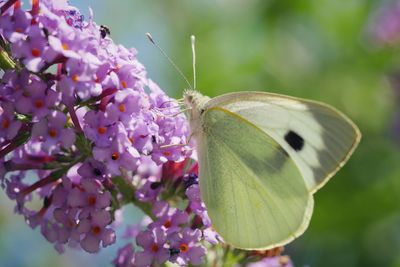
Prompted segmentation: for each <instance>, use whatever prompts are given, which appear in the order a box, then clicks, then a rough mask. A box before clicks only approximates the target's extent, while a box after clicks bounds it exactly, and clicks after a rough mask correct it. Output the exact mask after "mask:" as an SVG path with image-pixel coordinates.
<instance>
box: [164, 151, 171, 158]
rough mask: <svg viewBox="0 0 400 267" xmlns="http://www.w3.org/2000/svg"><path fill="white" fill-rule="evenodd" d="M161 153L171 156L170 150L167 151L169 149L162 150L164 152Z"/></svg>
mask: <svg viewBox="0 0 400 267" xmlns="http://www.w3.org/2000/svg"><path fill="white" fill-rule="evenodd" d="M163 155H164V156H166V157H169V156H171V152H169V151H164V152H163Z"/></svg>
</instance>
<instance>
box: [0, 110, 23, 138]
mask: <svg viewBox="0 0 400 267" xmlns="http://www.w3.org/2000/svg"><path fill="white" fill-rule="evenodd" d="M0 108H1V109H2V111H1V113H0V141H1V140H11V139H13V138H14V137H15V136H16V135H17V133H18V130H19V129H20V128H21V125H22V123H21V122H20V121H17V120H16V119H15V115H14V107H13V105H12V104H11V103H4V104H2V105H1V106H0Z"/></svg>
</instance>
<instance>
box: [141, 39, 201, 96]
mask: <svg viewBox="0 0 400 267" xmlns="http://www.w3.org/2000/svg"><path fill="white" fill-rule="evenodd" d="M146 36H147V38H148V39H149V41H150V42H151V43H152V44H153V45H154V46H155V47H157V48H158V50H160V52H161V54H163V55H164V57H166V58H167V60H168V61H169V63H171V65H172V66H173V67H174V68H175V70H176V71H177V72H178V73H179V74H180V75H181V77H182V78H183V79H184V80H185V82H186V83H187V84H188V85H189V87H190V88H191V89H193V87H192V85H191V84H190V82H189V80H188V79H187V78H186V76H185V75H184V74H183V72H182V71H181V69H180V68H178V66H177V65H176V64H175V63H174V62H173V61H172V59H171V58H170V57H169V56H168V55H167V53H165V52H164V50H163V49H162V48H161V47H160V46H159V45H158V44H157V43H156V42H155V41H154V39H153V36H151V34H150V33H148V32H147V33H146Z"/></svg>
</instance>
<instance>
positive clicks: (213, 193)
mask: <svg viewBox="0 0 400 267" xmlns="http://www.w3.org/2000/svg"><path fill="white" fill-rule="evenodd" d="M202 128H203V130H202V131H201V133H200V134H199V135H198V136H197V138H196V139H197V140H196V141H197V149H198V155H199V166H200V173H199V175H200V189H201V194H202V199H203V201H204V202H205V204H206V206H207V210H208V214H209V216H210V218H211V221H212V223H213V227H214V228H215V229H216V230H217V232H218V233H219V234H220V235H221V236H222V237H223V238H224V239H225V241H226V242H227V243H229V244H232V245H233V246H235V247H238V248H244V249H268V248H272V247H276V246H279V245H284V244H286V243H288V242H289V241H291V240H292V239H293V238H294V237H296V236H298V235H300V234H302V233H303V232H304V230H305V228H306V227H307V225H308V223H309V220H310V216H311V212H312V208H313V199H312V194H311V193H310V192H309V190H308V188H307V185H306V183H305V181H304V179H303V178H302V176H301V173H300V171H299V169H298V167H297V166H296V164H295V163H294V161H293V160H292V159H291V157H290V156H289V155H288V153H287V152H286V151H285V150H284V149H283V148H282V147H281V146H280V145H279V144H278V143H277V142H275V141H274V140H273V139H272V138H271V137H270V136H269V135H268V134H266V133H265V131H263V130H262V129H260V128H258V127H257V126H255V125H254V124H252V123H251V122H249V121H247V120H246V119H243V118H242V117H240V116H238V115H237V114H234V113H232V112H230V111H228V110H226V109H224V108H220V107H214V108H208V109H206V111H205V112H204V114H203V116H202Z"/></svg>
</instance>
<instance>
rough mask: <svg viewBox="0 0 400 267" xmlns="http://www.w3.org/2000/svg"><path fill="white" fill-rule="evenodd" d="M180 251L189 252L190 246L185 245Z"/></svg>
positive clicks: (182, 245) (180, 247) (181, 246)
mask: <svg viewBox="0 0 400 267" xmlns="http://www.w3.org/2000/svg"><path fill="white" fill-rule="evenodd" d="M179 249H180V250H181V252H188V250H189V246H188V245H187V244H185V243H183V244H181V245H180V246H179Z"/></svg>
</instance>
